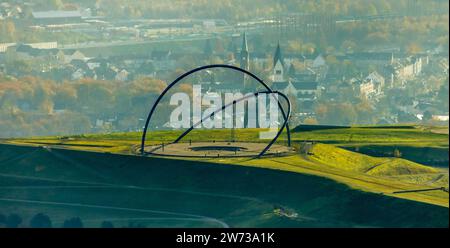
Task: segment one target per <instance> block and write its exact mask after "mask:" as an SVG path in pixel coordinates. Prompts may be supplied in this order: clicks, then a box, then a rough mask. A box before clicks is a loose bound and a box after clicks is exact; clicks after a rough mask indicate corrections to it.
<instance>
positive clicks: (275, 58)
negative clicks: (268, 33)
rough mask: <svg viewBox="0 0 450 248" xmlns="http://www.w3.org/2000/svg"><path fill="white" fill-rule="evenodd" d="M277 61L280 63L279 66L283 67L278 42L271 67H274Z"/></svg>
mask: <svg viewBox="0 0 450 248" xmlns="http://www.w3.org/2000/svg"><path fill="white" fill-rule="evenodd" d="M278 61H280V62H281V65H283V66H284V60H283V55H282V54H281V48H280V42H278V45H277V49H276V50H275V55H274V56H273V66H274V67H275V65H276V64H277V62H278Z"/></svg>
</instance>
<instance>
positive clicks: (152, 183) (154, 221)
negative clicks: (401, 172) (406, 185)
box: [0, 145, 449, 227]
mask: <svg viewBox="0 0 450 248" xmlns="http://www.w3.org/2000/svg"><path fill="white" fill-rule="evenodd" d="M39 212H43V213H45V214H47V215H48V216H49V217H50V218H51V220H52V223H53V226H55V227H59V226H61V225H62V223H63V222H64V220H66V219H69V218H71V217H80V218H81V219H82V221H83V223H84V226H89V227H98V226H100V223H101V222H102V221H105V220H106V221H111V222H112V223H113V224H114V225H115V226H133V225H134V226H136V225H138V226H146V227H154V226H158V227H159V226H161V227H175V226H195V227H197V226H199V227H205V226H207V227H210V226H211V227H228V226H231V227H302V226H303V227H358V226H376V227H448V219H449V216H448V208H445V207H439V206H435V205H429V204H424V203H419V202H414V201H408V200H403V199H398V198H392V197H388V196H383V195H378V194H373V193H365V192H362V191H359V190H354V189H350V188H348V187H347V186H345V185H343V184H339V183H336V182H334V181H332V180H328V179H325V178H320V177H315V176H308V175H303V174H299V173H291V172H283V171H278V170H268V169H261V168H251V167H242V166H233V165H221V164H212V163H202V162H196V161H183V160H170V159H159V158H148V157H145V158H144V157H136V156H126V155H113V154H102V153H91V152H81V151H70V150H61V149H46V148H37V147H20V146H10V145H0V213H2V214H5V215H6V214H10V213H17V214H19V215H21V216H22V218H23V220H24V224H23V226H27V225H28V222H29V220H30V218H31V217H32V216H33V215H35V214H37V213H39Z"/></svg>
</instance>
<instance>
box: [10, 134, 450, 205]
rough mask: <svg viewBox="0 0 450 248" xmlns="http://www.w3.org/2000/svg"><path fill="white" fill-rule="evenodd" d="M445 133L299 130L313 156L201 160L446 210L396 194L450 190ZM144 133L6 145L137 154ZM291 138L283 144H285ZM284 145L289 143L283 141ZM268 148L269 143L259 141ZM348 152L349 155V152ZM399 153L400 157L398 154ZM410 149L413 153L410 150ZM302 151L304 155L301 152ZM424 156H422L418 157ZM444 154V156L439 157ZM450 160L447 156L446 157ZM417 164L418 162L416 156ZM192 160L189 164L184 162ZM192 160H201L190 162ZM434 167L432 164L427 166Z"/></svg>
mask: <svg viewBox="0 0 450 248" xmlns="http://www.w3.org/2000/svg"><path fill="white" fill-rule="evenodd" d="M445 130H446V129H445V128H436V127H423V126H357V127H343V128H342V127H340V128H333V127H319V128H318V127H314V128H311V127H308V128H307V129H304V128H303V129H301V128H300V129H299V128H295V129H294V132H293V133H292V139H293V145H294V147H296V148H297V149H298V148H300V147H302V146H303V145H304V144H305V142H306V143H311V141H314V145H313V146H312V148H311V150H310V151H309V152H308V153H298V154H295V155H291V156H289V157H276V158H263V159H254V160H249V159H238V158H230V159H211V160H208V159H201V161H208V162H211V163H222V164H232V165H242V166H253V167H264V168H270V169H276V170H285V171H292V172H297V173H302V174H311V175H316V176H321V177H325V178H330V179H332V180H335V181H337V182H340V183H344V184H346V185H348V186H350V187H352V188H355V189H360V190H364V191H367V192H373V193H382V194H386V195H390V196H394V197H400V198H404V199H409V200H414V201H421V202H426V203H431V204H436V205H440V206H446V207H448V205H449V198H448V193H447V192H444V191H430V192H416V193H407V194H394V193H393V192H396V191H402V190H417V189H419V190H420V189H428V188H434V187H445V188H447V189H448V133H446V132H445ZM259 131H261V130H256V129H238V130H236V131H235V133H236V138H237V139H238V140H240V141H255V140H258V139H257V138H258V132H259ZM180 133H181V131H156V132H154V131H150V132H149V133H148V136H147V139H148V144H152V143H153V144H160V143H162V142H170V141H173V140H175V139H176V138H177V137H178V135H180ZM140 136H141V133H138V132H132V133H111V134H86V135H77V136H70V137H36V138H29V139H12V140H5V141H4V143H9V144H17V145H31V146H49V147H59V148H66V149H74V150H83V151H95V152H107V153H119V154H134V153H135V151H136V148H137V147H138V146H139V144H140V138H141V137H140ZM229 137H230V130H226V129H221V130H197V129H196V130H193V131H192V132H191V133H190V134H189V135H188V136H186V137H185V140H186V141H187V140H192V141H205V140H209V141H211V140H216V141H218V140H227V139H229ZM285 138H286V137H285V136H284V137H282V139H281V140H280V141H279V142H278V143H280V144H285V143H286V140H285ZM283 139H284V140H283ZM259 141H260V142H267V141H266V140H259ZM369 146H370V147H375V146H376V147H378V150H377V152H378V151H381V150H382V149H384V150H385V151H391V153H377V154H374V155H372V154H368V153H366V152H364V151H361V150H364V148H365V147H369ZM343 148H345V149H343ZM395 149H397V150H398V152H397V153H398V154H397V157H394V150H395ZM408 149H410V150H408ZM298 150H300V149H298ZM418 151H420V153H419V152H418ZM436 151H439V152H436ZM364 153H365V154H364ZM409 153H411V154H420V155H421V156H420V157H421V158H423V157H427V156H428V158H430V159H433V161H441V163H442V164H446V166H445V167H444V166H442V165H441V166H439V167H435V166H429V165H428V164H422V163H420V162H421V161H418V160H415V159H410V157H409V156H408V154H409ZM446 155H447V156H446ZM413 158H414V156H413ZM183 159H184V160H186V159H187V158H183ZM190 159H191V160H198V159H194V158H190ZM427 161H429V160H427Z"/></svg>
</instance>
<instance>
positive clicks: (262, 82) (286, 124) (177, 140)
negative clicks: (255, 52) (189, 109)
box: [141, 64, 291, 157]
mask: <svg viewBox="0 0 450 248" xmlns="http://www.w3.org/2000/svg"><path fill="white" fill-rule="evenodd" d="M210 68H228V69H232V70H235V71H239V72H242V73H244V74H246V75H248V76H250V77H252V78H253V79H255V80H256V81H257V82H258V83H260V84H261V85H262V86H263V87H264V88H265V89H266V90H265V91H260V92H256V93H253V94H247V95H245V96H244V97H242V98H239V99H236V100H234V101H233V102H231V103H228V104H225V105H223V106H222V107H221V108H219V109H217V110H215V111H214V112H213V113H211V114H210V116H207V117H205V118H203V119H202V120H200V121H199V122H197V123H194V124H193V125H192V126H191V127H190V128H189V129H188V130H186V131H185V132H184V133H183V134H182V135H181V136H180V137H178V138H177V139H176V140H175V141H174V142H172V143H178V142H179V141H180V140H181V139H182V138H183V137H184V136H186V135H187V134H188V133H189V132H190V131H192V130H193V129H194V128H195V127H196V126H198V125H199V124H201V123H202V122H203V121H204V119H206V118H210V117H212V116H214V114H216V113H218V112H221V111H223V110H224V109H225V108H227V107H229V106H232V105H235V104H236V103H237V102H240V101H243V100H246V99H247V98H249V97H253V96H257V95H258V94H277V95H279V96H281V97H282V98H283V99H284V100H285V101H286V102H287V104H288V111H287V113H286V111H285V110H284V108H283V106H282V105H281V103H280V101H279V99H278V107H279V108H280V110H281V113H282V115H283V119H284V122H283V125H282V127H281V128H280V130H278V132H277V134H276V136H275V137H274V138H273V139H272V140H271V141H270V142H269V144H268V145H267V146H266V147H265V148H264V149H263V150H262V151H261V152H260V153H259V154H258V156H257V157H261V156H263V155H264V153H265V152H267V150H269V148H270V147H271V146H272V145H273V144H274V143H275V141H276V140H277V139H278V138H279V136H280V135H281V133H282V132H283V130H284V129H285V128H286V131H287V137H288V146H289V147H290V146H291V135H290V129H289V123H288V122H289V117H290V114H291V102H290V101H289V98H288V97H287V96H286V95H285V94H283V93H281V92H279V91H274V90H272V89H271V88H270V87H269V86H268V85H267V84H266V83H265V82H264V81H263V80H261V79H260V78H258V77H257V76H256V75H254V74H253V73H251V72H249V71H247V70H244V69H242V68H239V67H236V66H233V65H226V64H213V65H206V66H201V67H197V68H195V69H192V70H190V71H188V72H186V73H184V74H183V75H181V76H179V77H178V78H177V79H175V80H174V81H173V82H172V83H170V84H169V85H168V86H167V87H166V88H165V89H164V90H163V92H162V93H161V94H160V95H159V97H158V98H157V99H156V101H155V103H154V104H153V106H152V108H151V110H150V112H149V114H148V116H147V119H146V121H145V126H144V130H143V132H142V139H141V155H145V140H146V136H147V130H148V125H149V124H150V120H151V118H152V116H153V113H154V112H155V110H156V107H157V106H158V104H159V102H160V101H161V100H162V98H163V97H164V96H165V95H166V93H167V92H168V91H169V90H170V89H171V88H172V87H173V86H175V85H176V84H177V83H179V82H180V81H181V80H182V79H183V78H185V77H187V76H189V75H191V74H193V73H195V72H198V71H201V70H206V69H210Z"/></svg>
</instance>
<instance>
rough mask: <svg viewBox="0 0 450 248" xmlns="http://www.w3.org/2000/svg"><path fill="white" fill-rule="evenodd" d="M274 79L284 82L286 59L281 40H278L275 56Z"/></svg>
mask: <svg viewBox="0 0 450 248" xmlns="http://www.w3.org/2000/svg"><path fill="white" fill-rule="evenodd" d="M273 81H274V82H284V60H283V55H282V54H281V48H280V42H278V45H277V49H276V50H275V55H274V56H273Z"/></svg>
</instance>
